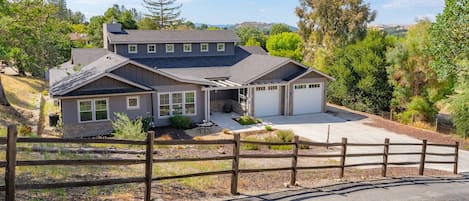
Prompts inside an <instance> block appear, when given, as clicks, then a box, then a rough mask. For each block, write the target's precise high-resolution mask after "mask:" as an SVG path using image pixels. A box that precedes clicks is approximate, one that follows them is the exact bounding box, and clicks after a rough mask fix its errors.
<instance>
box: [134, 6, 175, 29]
mask: <svg viewBox="0 0 469 201" xmlns="http://www.w3.org/2000/svg"><path fill="white" fill-rule="evenodd" d="M143 4H144V6H145V8H147V9H148V12H149V14H147V17H149V18H150V19H152V20H154V21H155V23H156V24H157V25H158V28H159V29H168V28H171V27H175V26H177V25H178V24H180V23H181V22H182V21H183V20H182V19H180V18H179V16H180V15H181V11H180V9H181V7H182V4H179V5H176V0H143Z"/></svg>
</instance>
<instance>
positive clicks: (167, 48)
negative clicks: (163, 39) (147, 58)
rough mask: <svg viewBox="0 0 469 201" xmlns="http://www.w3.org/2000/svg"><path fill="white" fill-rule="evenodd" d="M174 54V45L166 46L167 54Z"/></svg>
mask: <svg viewBox="0 0 469 201" xmlns="http://www.w3.org/2000/svg"><path fill="white" fill-rule="evenodd" d="M173 52H174V44H166V53H173Z"/></svg>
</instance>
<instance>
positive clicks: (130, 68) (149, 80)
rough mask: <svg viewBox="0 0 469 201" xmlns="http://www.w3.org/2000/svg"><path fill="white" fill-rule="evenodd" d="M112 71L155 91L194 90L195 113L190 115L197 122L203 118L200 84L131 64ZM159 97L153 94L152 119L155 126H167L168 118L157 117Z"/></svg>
mask: <svg viewBox="0 0 469 201" xmlns="http://www.w3.org/2000/svg"><path fill="white" fill-rule="evenodd" d="M112 73H114V74H116V75H119V76H122V77H124V78H126V79H128V80H131V81H133V82H136V83H139V84H143V85H146V86H150V87H152V88H153V89H155V91H156V93H163V92H177V91H195V92H196V115H195V116H190V118H191V119H192V121H194V122H196V123H199V122H202V121H203V120H204V118H205V113H204V112H205V108H204V107H205V96H204V92H202V90H201V86H200V85H196V84H187V83H182V82H178V81H176V80H173V79H171V78H168V77H165V76H162V75H159V74H156V73H154V72H151V71H148V70H145V69H142V68H140V67H136V66H134V65H132V64H129V65H127V66H123V67H121V68H119V69H117V70H115V71H113V72H112ZM158 103H159V97H158V95H157V94H154V96H153V105H154V109H153V110H154V114H155V115H154V119H155V124H156V126H167V125H169V119H168V118H167V117H161V118H159V117H158V114H159V107H158Z"/></svg>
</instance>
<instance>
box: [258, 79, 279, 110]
mask: <svg viewBox="0 0 469 201" xmlns="http://www.w3.org/2000/svg"><path fill="white" fill-rule="evenodd" d="M279 96H280V90H279V87H278V86H266V87H256V88H255V91H254V116H257V117H263V116H276V115H280V97H279Z"/></svg>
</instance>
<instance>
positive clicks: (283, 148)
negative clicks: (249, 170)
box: [264, 136, 293, 150]
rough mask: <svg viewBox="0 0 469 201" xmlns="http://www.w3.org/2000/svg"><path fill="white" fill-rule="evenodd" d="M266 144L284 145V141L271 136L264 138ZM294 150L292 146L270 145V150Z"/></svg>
mask: <svg viewBox="0 0 469 201" xmlns="http://www.w3.org/2000/svg"><path fill="white" fill-rule="evenodd" d="M264 140H265V141H266V142H274V143H283V142H284V141H283V140H282V139H280V138H279V137H277V136H269V137H266V138H264ZM292 148H293V146H292V145H269V149H272V150H291V149H292Z"/></svg>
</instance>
